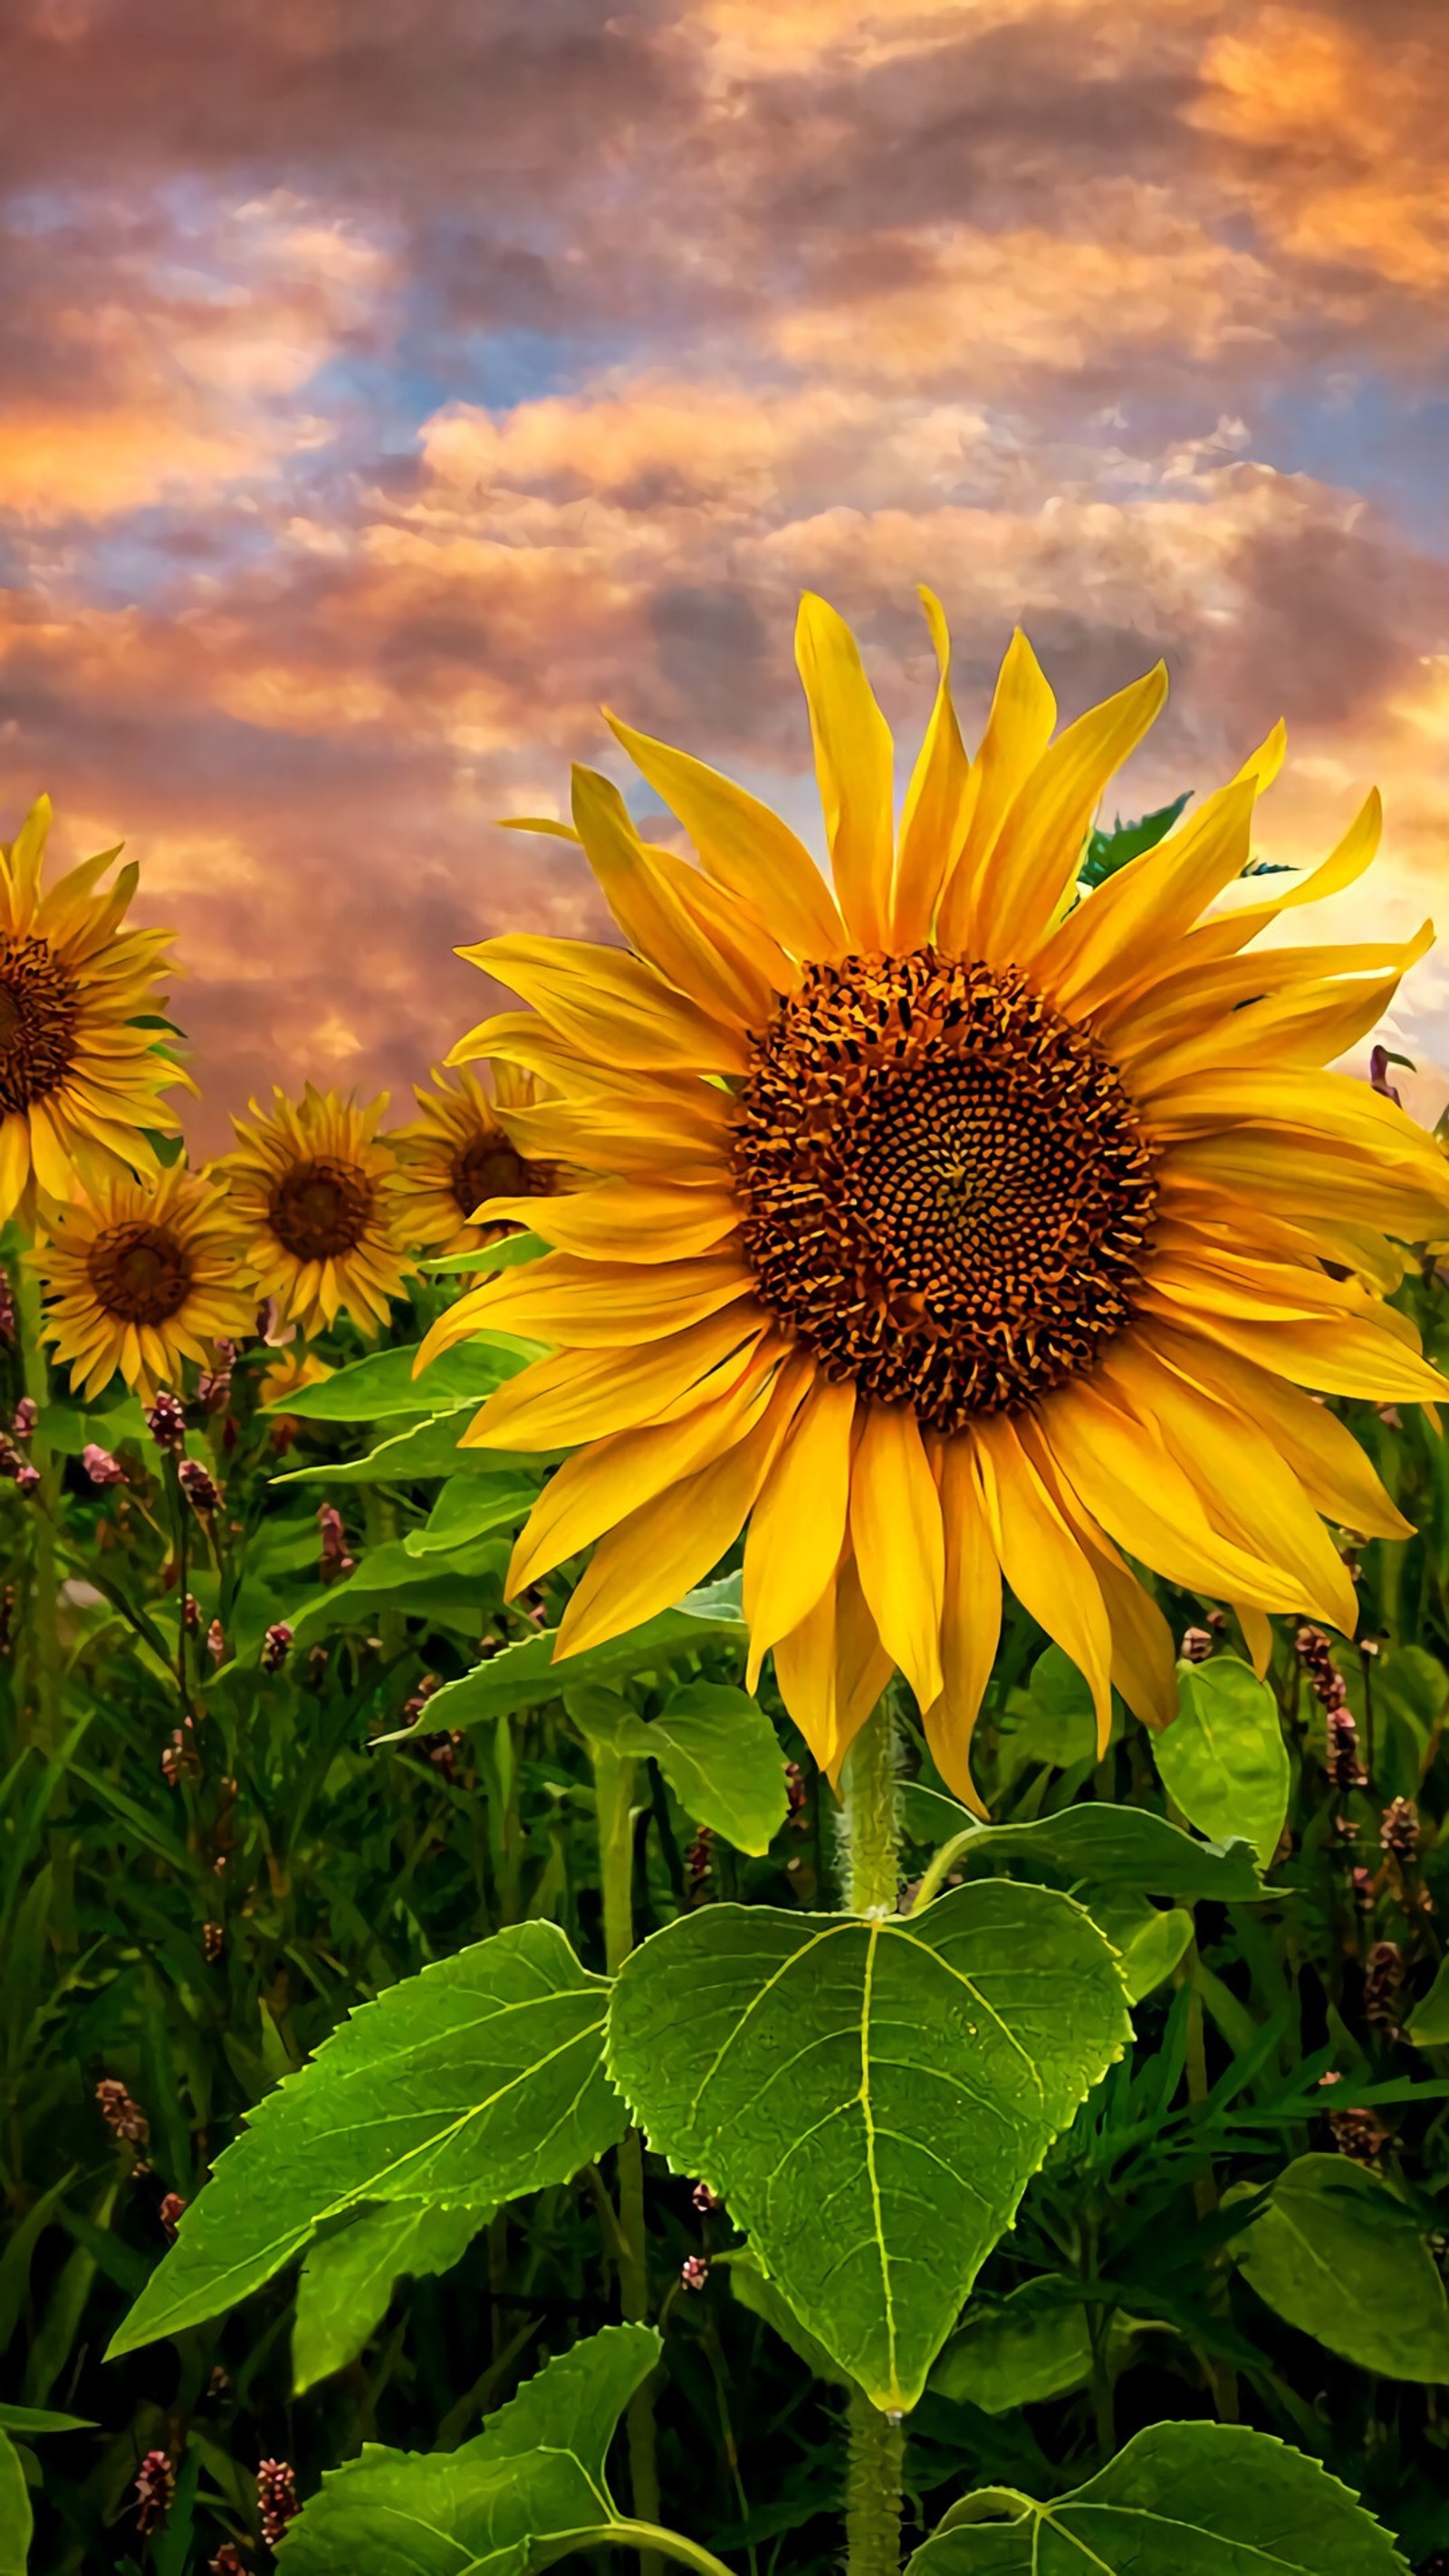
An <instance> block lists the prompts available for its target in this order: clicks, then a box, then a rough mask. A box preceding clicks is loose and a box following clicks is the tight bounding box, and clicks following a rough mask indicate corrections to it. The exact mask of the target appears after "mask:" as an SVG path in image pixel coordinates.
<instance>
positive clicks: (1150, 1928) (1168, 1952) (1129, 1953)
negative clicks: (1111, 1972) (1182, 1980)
mask: <svg viewBox="0 0 1449 2576" xmlns="http://www.w3.org/2000/svg"><path fill="white" fill-rule="evenodd" d="M1087 1911H1088V1913H1089V1914H1090V1915H1091V1918H1092V1921H1093V1922H1094V1923H1095V1924H1096V1926H1097V1929H1098V1931H1099V1932H1100V1933H1102V1934H1103V1936H1104V1938H1105V1939H1107V1940H1108V1941H1110V1942H1111V1944H1112V1947H1113V1949H1114V1950H1115V1951H1116V1953H1117V1956H1118V1958H1119V1959H1120V1960H1121V1963H1122V1980H1123V1983H1124V1985H1125V1986H1126V1989H1127V2001H1128V2002H1129V2004H1140V2003H1141V2001H1142V1998H1143V1996H1144V1995H1150V1994H1151V1993H1152V1990H1153V1988H1154V1987H1155V1986H1160V1985H1161V1984H1162V1983H1163V1982H1164V1980H1165V1979H1166V1978H1168V1977H1170V1976H1171V1974H1172V1972H1173V1969H1174V1968H1175V1967H1176V1966H1177V1963H1178V1961H1179V1959H1180V1958H1182V1957H1183V1955H1184V1953H1185V1952H1186V1950H1187V1948H1188V1946H1189V1944H1190V1942H1191V1940H1192V1936H1193V1920H1192V1916H1191V1914H1190V1913H1189V1911H1188V1909H1187V1907H1186V1906H1183V1905H1174V1906H1173V1907H1172V1909H1171V1911H1170V1912H1167V1913H1164V1912H1160V1911H1159V1909H1158V1908H1157V1906H1155V1905H1150V1904H1149V1903H1148V1901H1147V1898H1146V1897H1145V1896H1140V1895H1139V1894H1138V1892H1137V1890H1136V1889H1135V1888H1124V1887H1106V1888H1102V1889H1101V1890H1099V1891H1098V1892H1097V1893H1096V1894H1095V1895H1093V1896H1092V1897H1091V1898H1089V1900H1088V1904H1087Z"/></svg>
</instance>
